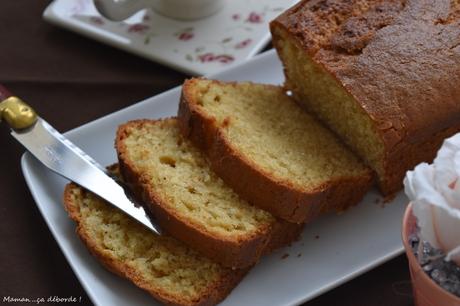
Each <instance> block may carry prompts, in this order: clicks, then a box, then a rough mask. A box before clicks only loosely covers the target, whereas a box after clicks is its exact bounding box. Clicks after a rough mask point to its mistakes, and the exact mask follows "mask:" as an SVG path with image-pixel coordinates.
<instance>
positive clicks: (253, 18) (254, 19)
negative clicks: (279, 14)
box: [246, 12, 264, 23]
mask: <svg viewBox="0 0 460 306" xmlns="http://www.w3.org/2000/svg"><path fill="white" fill-rule="evenodd" d="M263 21H264V19H263V17H262V14H258V13H256V12H251V13H250V14H249V16H248V18H247V19H246V22H249V23H262V22H263Z"/></svg>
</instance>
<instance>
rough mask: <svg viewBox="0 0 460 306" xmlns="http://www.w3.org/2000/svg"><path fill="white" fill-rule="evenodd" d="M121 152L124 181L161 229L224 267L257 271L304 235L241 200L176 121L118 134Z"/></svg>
mask: <svg viewBox="0 0 460 306" xmlns="http://www.w3.org/2000/svg"><path fill="white" fill-rule="evenodd" d="M116 149H117V153H118V158H119V162H120V171H121V173H122V176H123V178H124V180H125V181H126V182H127V183H128V184H130V185H131V186H132V189H133V191H134V192H135V194H137V195H138V196H139V197H140V198H142V200H143V201H144V202H145V203H147V205H148V207H149V208H150V210H151V212H152V213H153V215H154V216H155V217H156V219H157V222H158V223H159V225H160V227H161V228H162V229H164V230H165V231H166V232H168V233H169V234H170V235H171V236H173V237H175V238H177V239H179V240H181V241H182V242H184V243H186V244H187V245H189V246H190V247H192V248H194V249H196V250H198V251H200V252H201V253H202V254H204V255H206V256H208V257H209V258H211V259H213V260H215V261H216V262H219V263H221V264H222V265H224V266H227V267H247V266H250V265H253V264H254V263H255V262H257V261H258V259H259V257H260V256H261V255H262V254H263V253H264V252H268V250H269V249H272V248H275V247H277V246H279V245H281V244H286V243H287V242H290V241H292V239H293V238H294V237H296V235H297V234H298V233H299V232H300V230H301V226H300V225H297V224H289V223H287V222H278V221H277V220H276V219H275V218H274V217H272V216H271V215H270V214H269V213H267V212H265V211H264V210H262V209H259V208H256V207H254V206H252V205H249V204H248V203H247V202H245V201H244V200H242V199H240V198H239V196H238V195H237V194H236V193H235V192H233V190H232V189H231V188H230V187H228V186H227V185H226V184H225V183H224V182H223V181H222V180H221V179H220V178H219V177H218V176H217V175H216V174H215V173H214V172H213V171H212V170H211V169H210V167H209V164H208V161H207V159H206V158H205V156H204V155H203V154H202V153H201V152H200V151H199V150H198V149H197V148H195V147H194V146H193V145H192V144H191V142H190V141H189V140H188V139H186V138H184V137H183V136H182V135H181V133H180V131H179V128H178V126H177V121H176V119H166V120H157V121H154V120H138V121H131V122H128V123H126V124H124V125H122V126H120V127H119V129H118V132H117V137H116Z"/></svg>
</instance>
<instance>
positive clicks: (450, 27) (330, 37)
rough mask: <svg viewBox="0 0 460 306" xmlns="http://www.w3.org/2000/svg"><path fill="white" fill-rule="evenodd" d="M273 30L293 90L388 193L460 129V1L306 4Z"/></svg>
mask: <svg viewBox="0 0 460 306" xmlns="http://www.w3.org/2000/svg"><path fill="white" fill-rule="evenodd" d="M270 27H271V33H272V36H273V44H274V46H275V47H276V50H277V52H278V54H279V57H280V58H281V61H282V62H283V65H284V72H285V76H286V83H285V86H286V90H289V91H292V94H293V96H294V98H295V99H296V100H297V101H298V102H299V103H300V104H301V105H303V106H304V107H306V108H307V109H308V110H309V111H310V112H312V113H314V114H315V115H316V116H318V117H319V118H320V119H321V120H322V121H323V122H325V123H326V124H327V125H328V126H329V127H330V128H331V129H332V130H333V131H335V132H336V133H337V134H338V135H339V136H340V137H341V138H342V139H343V140H344V141H345V142H346V143H347V144H348V145H349V146H350V147H351V148H352V149H353V150H354V151H355V152H356V153H357V154H359V156H360V157H361V158H362V159H363V160H365V161H366V162H367V163H368V164H369V165H370V166H371V167H372V168H373V169H374V170H375V172H376V173H377V175H378V180H379V185H380V188H381V190H382V192H383V193H384V194H386V195H391V194H393V193H395V192H396V191H398V190H399V189H400V188H401V187H402V181H403V177H404V174H405V172H406V171H407V170H409V169H411V168H413V167H414V166H415V165H416V164H418V163H420V162H422V161H431V160H432V159H433V158H434V156H435V153H436V151H437V149H438V148H439V147H440V145H441V142H442V140H443V139H444V138H446V137H447V136H449V135H452V134H454V133H455V132H457V131H459V130H460V1H459V0H407V1H405V0H350V1H340V0H311V1H301V2H300V3H298V4H297V5H295V6H294V7H292V8H291V9H289V10H287V11H286V12H284V13H283V14H281V15H280V16H279V17H278V18H276V19H275V20H274V21H272V22H271V25H270Z"/></svg>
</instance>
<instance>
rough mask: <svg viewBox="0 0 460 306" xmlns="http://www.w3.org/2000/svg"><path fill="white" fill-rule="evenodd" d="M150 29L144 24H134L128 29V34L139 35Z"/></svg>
mask: <svg viewBox="0 0 460 306" xmlns="http://www.w3.org/2000/svg"><path fill="white" fill-rule="evenodd" d="M148 29H150V27H149V26H148V25H146V24H142V23H135V24H132V25H130V26H129V27H128V33H139V34H144V33H145V32H147V30H148Z"/></svg>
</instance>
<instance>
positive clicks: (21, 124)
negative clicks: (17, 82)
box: [0, 85, 38, 130]
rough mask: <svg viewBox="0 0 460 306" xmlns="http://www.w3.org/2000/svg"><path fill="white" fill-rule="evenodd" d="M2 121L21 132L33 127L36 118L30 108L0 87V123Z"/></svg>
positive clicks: (35, 114)
mask: <svg viewBox="0 0 460 306" xmlns="http://www.w3.org/2000/svg"><path fill="white" fill-rule="evenodd" d="M2 119H5V121H6V122H7V123H8V125H9V126H10V127H11V128H12V129H15V130H21V129H25V128H28V127H31V126H32V125H34V124H35V122H37V119H38V116H37V113H35V111H34V110H33V108H32V107H30V106H29V105H27V104H26V103H25V102H24V101H22V100H21V99H19V98H18V97H16V96H13V95H12V94H11V92H10V91H9V90H8V89H6V88H5V87H4V86H2V85H0V122H1V121H2Z"/></svg>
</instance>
